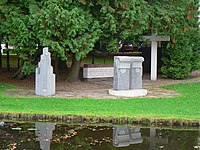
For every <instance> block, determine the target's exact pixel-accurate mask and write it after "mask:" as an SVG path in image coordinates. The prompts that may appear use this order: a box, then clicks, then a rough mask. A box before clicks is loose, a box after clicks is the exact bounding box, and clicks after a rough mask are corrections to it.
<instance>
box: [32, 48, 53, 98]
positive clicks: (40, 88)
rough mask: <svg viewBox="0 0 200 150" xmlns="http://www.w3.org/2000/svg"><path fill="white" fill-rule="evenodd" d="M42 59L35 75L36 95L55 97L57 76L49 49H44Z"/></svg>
mask: <svg viewBox="0 0 200 150" xmlns="http://www.w3.org/2000/svg"><path fill="white" fill-rule="evenodd" d="M40 58H41V60H40V62H39V63H38V67H37V68H36V75H35V80H36V81H35V94H36V95H39V96H52V95H55V74H54V73H53V67H52V66H51V54H50V53H49V52H48V47H45V48H43V54H42V55H41V57H40Z"/></svg>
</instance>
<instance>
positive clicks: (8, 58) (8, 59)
mask: <svg viewBox="0 0 200 150" xmlns="http://www.w3.org/2000/svg"><path fill="white" fill-rule="evenodd" d="M6 54H7V56H6V62H7V70H8V71H10V54H9V49H8V43H6Z"/></svg>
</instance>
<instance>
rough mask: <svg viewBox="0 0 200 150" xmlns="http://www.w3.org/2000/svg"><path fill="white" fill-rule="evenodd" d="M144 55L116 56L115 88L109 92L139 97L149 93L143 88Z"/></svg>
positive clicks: (116, 94)
mask: <svg viewBox="0 0 200 150" xmlns="http://www.w3.org/2000/svg"><path fill="white" fill-rule="evenodd" d="M143 61H144V58H143V57H130V56H115V57H114V78H113V89H110V90H109V94H111V95H115V96H124V97H137V96H144V95H146V94H147V90H144V89H142V62H143Z"/></svg>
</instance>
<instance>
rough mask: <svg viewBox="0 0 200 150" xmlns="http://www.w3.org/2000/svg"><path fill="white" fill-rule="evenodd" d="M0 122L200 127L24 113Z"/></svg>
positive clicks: (189, 123) (195, 122) (194, 122)
mask: <svg viewBox="0 0 200 150" xmlns="http://www.w3.org/2000/svg"><path fill="white" fill-rule="evenodd" d="M0 120H9V121H34V122H35V121H37V122H39V121H44V122H57V123H89V124H91V123H92V124H98V123H101V124H112V125H115V124H116V125H136V126H138V125H141V126H158V127H200V119H199V120H186V119H184V120H176V119H168V120H167V119H145V118H140V119H137V118H128V117H121V118H116V117H96V116H84V115H47V114H25V113H0Z"/></svg>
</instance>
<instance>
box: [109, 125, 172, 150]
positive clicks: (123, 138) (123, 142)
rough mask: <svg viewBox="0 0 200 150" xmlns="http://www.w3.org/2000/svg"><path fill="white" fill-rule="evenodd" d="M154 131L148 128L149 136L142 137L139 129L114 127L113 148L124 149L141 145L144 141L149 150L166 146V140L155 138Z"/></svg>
mask: <svg viewBox="0 0 200 150" xmlns="http://www.w3.org/2000/svg"><path fill="white" fill-rule="evenodd" d="M156 130H157V129H155V128H149V136H145V135H143V136H142V132H141V128H134V127H123V126H114V127H113V146H114V147H126V146H129V145H131V144H141V143H142V142H143V141H144V140H145V142H148V143H149V149H150V150H155V149H156V144H159V145H167V144H168V138H161V137H159V136H157V134H156ZM158 135H159V134H158Z"/></svg>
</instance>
